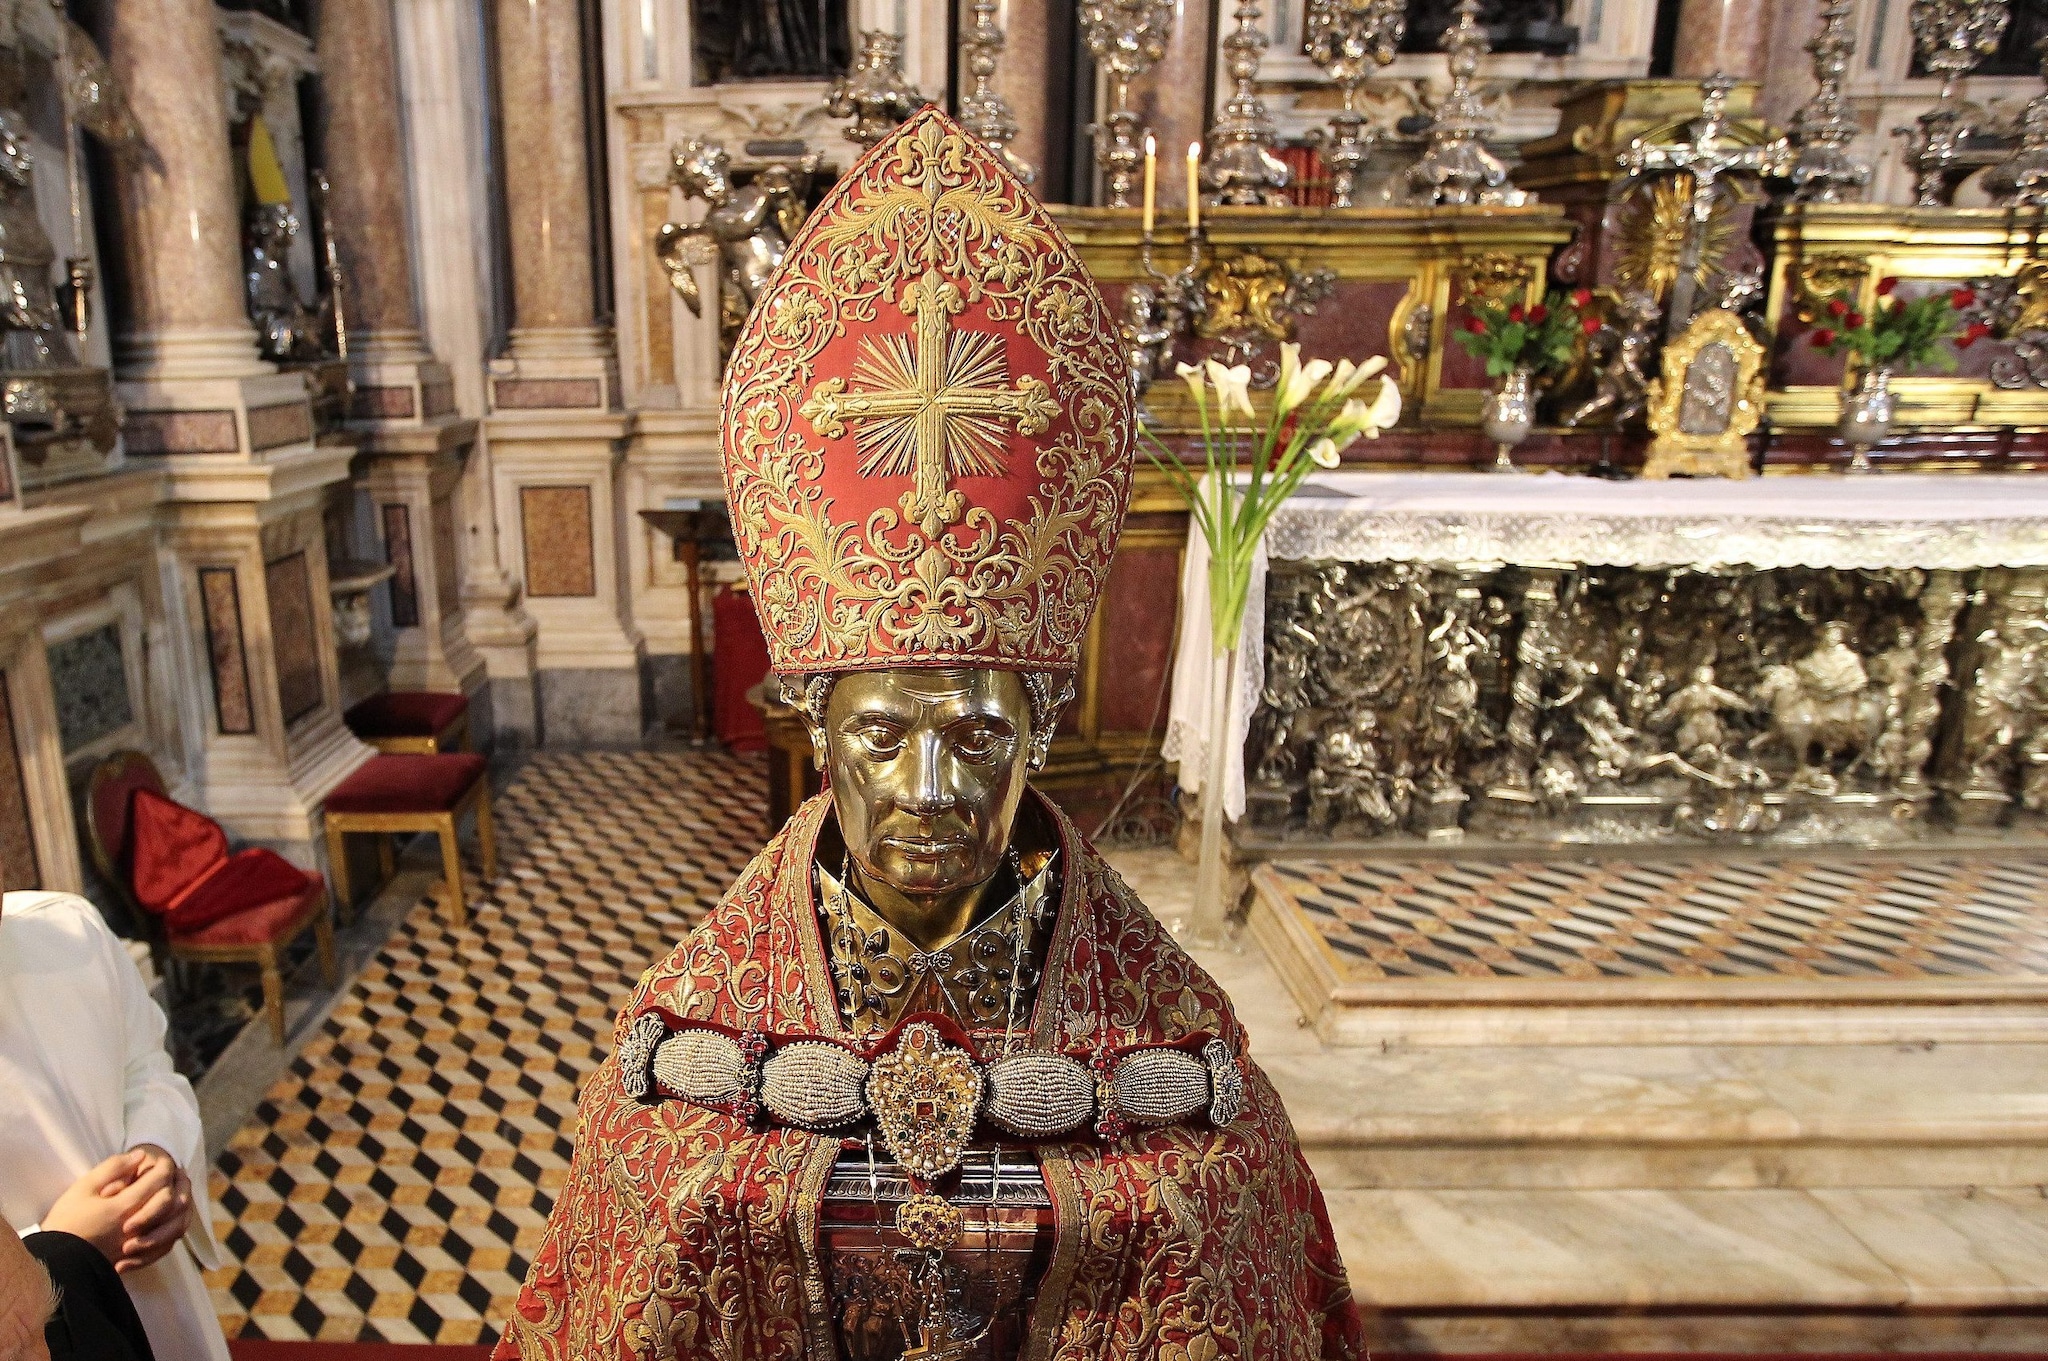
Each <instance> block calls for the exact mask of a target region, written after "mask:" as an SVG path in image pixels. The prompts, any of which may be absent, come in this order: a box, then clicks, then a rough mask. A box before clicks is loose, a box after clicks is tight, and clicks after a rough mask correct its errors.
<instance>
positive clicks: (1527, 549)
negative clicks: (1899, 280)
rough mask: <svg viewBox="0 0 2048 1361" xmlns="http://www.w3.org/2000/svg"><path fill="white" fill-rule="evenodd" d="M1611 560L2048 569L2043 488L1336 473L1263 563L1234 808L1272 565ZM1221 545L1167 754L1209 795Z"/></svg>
mask: <svg viewBox="0 0 2048 1361" xmlns="http://www.w3.org/2000/svg"><path fill="white" fill-rule="evenodd" d="M1269 556H1270V557H1274V558H1284V559H1309V558H1321V559H1335V560H1339V561H1345V562H1483V563H1503V564H1508V563H1523V564H1540V563H1560V562H1562V563H1586V564H1593V565H1598V566H1609V567H1666V566H1686V565H1693V566H1702V567H1735V566H1743V567H1752V568H1765V569H1767V568H1779V567H1830V568H1837V569H1844V570H1848V569H1858V568H1862V569H1870V568H1881V567H1925V568H1947V569H1951V570H1966V569H1970V568H1977V567H2040V566H2048V477H2042V476H2038V475H2036V476H2029V475H2024V474H2022V475H1972V476H1969V477H1955V476H1938V475H1935V476H1930V475H1915V474H1890V473H1887V474H1880V475H1877V476H1872V477H1859V478H1848V477H1840V476H1831V475H1826V474H1821V475H1815V476H1811V477H1771V478H1750V479H1748V480H1745V481H1741V482H1731V481H1720V480H1715V481H1697V482H1689V481H1670V482H1641V481H1638V482H1603V481H1599V480H1597V479H1594V478H1587V477H1562V476H1555V475H1551V476H1537V477H1481V476H1475V475H1473V474H1470V473H1324V474H1321V475H1318V476H1315V477H1311V478H1309V479H1308V480H1307V481H1306V482H1304V483H1303V484H1302V486H1301V488H1300V490H1298V491H1297V492H1296V493H1295V494H1294V495H1293V496H1292V497H1290V498H1289V499H1288V501H1287V503H1286V504H1285V505H1283V506H1281V507H1280V509H1279V510H1278V511H1277V512H1276V513H1275V514H1274V516H1273V520H1272V523H1271V524H1269V525H1268V526H1267V527H1266V535H1265V538H1264V540H1263V541H1262V542H1261V544H1260V548H1259V552H1258V554H1257V556H1256V558H1255V560H1254V562H1253V565H1252V573H1251V587H1250V599H1249V602H1248V604H1247V607H1246V609H1245V622H1244V633H1243V636H1242V638H1241V640H1240V642H1239V646H1240V648H1241V649H1242V650H1241V652H1240V653H1239V665H1238V684H1237V687H1236V695H1235V703H1233V704H1232V706H1231V714H1230V729H1229V731H1230V752H1229V758H1228V766H1227V770H1228V775H1227V777H1226V778H1225V780H1224V786H1223V788H1224V801H1223V806H1224V811H1225V812H1226V813H1227V814H1228V815H1229V816H1230V817H1232V818H1239V817H1242V816H1243V815H1244V808H1245V782H1244V743H1245V738H1246V736H1247V735H1248V734H1249V732H1250V730H1251V717H1252V714H1253V713H1254V712H1256V711H1257V709H1258V697H1259V691H1260V689H1261V688H1262V687H1263V686H1264V684H1265V675H1266V659H1265V637H1266V630H1265V612H1266V611H1265V604H1266V571H1267V561H1268V557H1269ZM1208 665H1209V551H1208V545H1207V544H1206V543H1205V542H1204V541H1203V539H1202V536H1201V534H1200V532H1199V531H1193V530H1191V532H1190V533H1189V535H1188V551H1187V558H1186V565H1185V566H1184V567H1183V569H1182V572H1181V626H1180V645H1179V648H1178V649H1177V651H1176V653H1175V656H1174V674H1173V701H1172V706H1171V708H1170V709H1169V710H1168V713H1167V729H1166V743H1165V747H1164V754H1165V755H1166V757H1167V758H1168V759H1170V760H1171V759H1178V760H1179V762H1180V782H1181V784H1182V786H1183V787H1185V788H1187V789H1190V790H1199V789H1200V788H1201V784H1202V779H1203V773H1204V771H1205V770H1206V769H1207V764H1206V761H1205V759H1204V758H1205V756H1206V753H1207V751H1208V734H1209V732H1210V724H1209V679H1208V675H1209V672H1208Z"/></svg>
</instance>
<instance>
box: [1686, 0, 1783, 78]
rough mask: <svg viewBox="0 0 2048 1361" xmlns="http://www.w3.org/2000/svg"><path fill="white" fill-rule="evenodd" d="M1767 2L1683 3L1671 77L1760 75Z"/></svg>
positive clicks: (1765, 56)
mask: <svg viewBox="0 0 2048 1361" xmlns="http://www.w3.org/2000/svg"><path fill="white" fill-rule="evenodd" d="M1772 9H1773V5H1772V3H1771V0H1684V3H1683V4H1682V5H1681V6H1680V7H1679V11H1678V46H1677V50H1676V51H1675V52H1674V53H1673V55H1672V63H1671V74H1672V75H1674V76H1677V77H1678V78H1680V79H1687V78H1693V79H1698V78H1703V77H1706V76H1711V75H1714V74H1715V73H1717V72H1718V73H1720V74H1722V75H1729V76H1734V77H1735V78H1737V79H1738V80H1744V79H1754V78H1757V77H1760V76H1762V75H1763V73H1764V67H1765V65H1766V64H1767V62H1768V61H1769V59H1770V45H1771V11H1772Z"/></svg>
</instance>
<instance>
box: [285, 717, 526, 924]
mask: <svg viewBox="0 0 2048 1361" xmlns="http://www.w3.org/2000/svg"><path fill="white" fill-rule="evenodd" d="M471 813H474V814H475V815H476V839H477V849H478V850H479V851H480V852H481V853H482V855H483V862H484V878H486V879H494V878H496V877H497V874H498V845H497V839H496V838H495V836H493V834H492V831H491V780H490V775H489V772H488V770H487V768H486V765H485V762H484V758H483V757H481V756H478V755H475V754H474V753H472V752H466V751H462V752H451V753H449V754H447V755H444V756H422V755H413V754H393V755H383V756H372V757H371V758H370V759H369V760H368V761H365V762H364V763H363V764H362V765H361V766H359V767H358V768H357V769H356V772H355V774H353V775H351V776H349V777H348V778H347V779H346V780H343V781H342V782H341V783H340V784H338V785H336V786H335V787H334V791H333V792H332V793H330V794H329V795H328V796H327V803H326V808H325V813H324V816H325V819H326V822H327V863H328V864H329V865H330V866H332V867H333V869H334V888H335V892H336V895H337V896H338V897H339V898H340V900H341V906H342V910H343V911H344V912H353V910H354V904H353V903H352V902H351V901H350V896H349V887H348V856H347V847H346V845H345V844H344V841H343V838H345V837H346V836H347V835H348V834H349V833H350V832H375V833H379V834H381V835H387V836H388V835H389V834H391V833H398V832H432V833H434V834H435V835H436V836H438V837H439V838H440V839H441V867H442V872H443V874H444V875H445V876H446V878H447V886H446V887H447V894H448V903H449V906H450V907H451V908H452V909H453V915H454V918H455V922H456V924H457V925H458V926H459V925H461V924H462V923H464V922H466V921H468V920H469V909H468V905H467V904H466V903H465V902H464V900H463V893H462V851H461V848H460V847H459V846H458V844H457V842H456V836H457V830H456V829H457V826H458V824H460V822H461V821H462V819H463V818H465V817H467V816H469V815H470V814H471ZM389 845H390V843H389V842H388V841H387V842H385V843H383V847H384V849H385V850H386V852H387V854H386V856H385V866H386V868H385V873H386V874H387V875H388V874H389V873H390V868H389V857H388V848H389Z"/></svg>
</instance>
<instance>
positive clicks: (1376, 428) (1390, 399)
mask: <svg viewBox="0 0 2048 1361" xmlns="http://www.w3.org/2000/svg"><path fill="white" fill-rule="evenodd" d="M1365 414H1366V420H1367V422H1368V423H1369V425H1370V428H1371V431H1372V435H1373V438H1375V439H1377V438H1379V433H1380V431H1382V430H1385V429H1387V428H1389V427H1390V426H1392V425H1393V424H1394V423H1395V422H1396V421H1398V420H1400V419H1401V389H1400V388H1398V387H1396V386H1394V380H1393V379H1391V378H1382V379H1380V395H1379V396H1377V397H1375V398H1373V399H1372V407H1371V408H1370V409H1369V410H1368V411H1367V412H1366V413H1365Z"/></svg>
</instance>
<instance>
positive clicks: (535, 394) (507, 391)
mask: <svg viewBox="0 0 2048 1361" xmlns="http://www.w3.org/2000/svg"><path fill="white" fill-rule="evenodd" d="M491 401H492V404H493V405H494V406H496V407H498V408H499V409H501V410H505V411H550V410H562V409H574V408H582V407H597V406H602V405H604V384H603V383H601V382H599V381H598V380H597V379H595V378H514V379H506V380H503V381H500V382H497V383H494V384H492V387H491Z"/></svg>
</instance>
